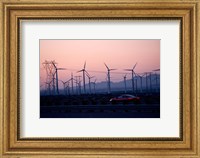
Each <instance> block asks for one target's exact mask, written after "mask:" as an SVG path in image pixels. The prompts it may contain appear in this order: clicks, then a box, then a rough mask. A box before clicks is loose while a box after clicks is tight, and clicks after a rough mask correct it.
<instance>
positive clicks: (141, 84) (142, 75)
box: [137, 74, 145, 93]
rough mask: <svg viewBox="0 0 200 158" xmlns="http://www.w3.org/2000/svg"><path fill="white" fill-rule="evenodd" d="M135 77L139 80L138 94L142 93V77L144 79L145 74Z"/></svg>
mask: <svg viewBox="0 0 200 158" xmlns="http://www.w3.org/2000/svg"><path fill="white" fill-rule="evenodd" d="M137 76H138V77H139V78H140V92H141V93H142V77H144V76H145V74H143V75H142V76H141V75H139V74H137Z"/></svg>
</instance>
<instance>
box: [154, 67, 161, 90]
mask: <svg viewBox="0 0 200 158" xmlns="http://www.w3.org/2000/svg"><path fill="white" fill-rule="evenodd" d="M153 71H154V72H155V75H156V91H157V89H158V76H157V73H156V72H157V71H160V69H155V70H153Z"/></svg>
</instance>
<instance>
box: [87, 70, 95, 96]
mask: <svg viewBox="0 0 200 158" xmlns="http://www.w3.org/2000/svg"><path fill="white" fill-rule="evenodd" d="M85 72H86V75H87V77H88V80H89V93H90V94H91V93H92V90H91V79H92V78H93V77H94V76H90V75H89V73H88V72H87V71H85Z"/></svg>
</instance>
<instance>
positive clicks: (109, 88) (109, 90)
mask: <svg viewBox="0 0 200 158" xmlns="http://www.w3.org/2000/svg"><path fill="white" fill-rule="evenodd" d="M104 65H105V66H106V68H107V70H108V74H107V76H108V94H110V92H111V87H110V71H113V70H117V69H110V68H109V67H108V66H107V65H106V63H104Z"/></svg>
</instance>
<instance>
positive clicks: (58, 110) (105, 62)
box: [40, 40, 160, 118]
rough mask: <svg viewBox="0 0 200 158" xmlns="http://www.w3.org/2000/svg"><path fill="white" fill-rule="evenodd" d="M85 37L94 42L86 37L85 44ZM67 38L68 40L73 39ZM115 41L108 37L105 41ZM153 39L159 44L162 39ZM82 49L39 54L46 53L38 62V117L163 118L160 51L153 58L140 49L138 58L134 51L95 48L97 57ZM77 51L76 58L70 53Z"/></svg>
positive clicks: (88, 41) (111, 42) (100, 41)
mask: <svg viewBox="0 0 200 158" xmlns="http://www.w3.org/2000/svg"><path fill="white" fill-rule="evenodd" d="M78 41H79V40H78ZM85 41H87V43H93V40H82V41H81V44H82V42H83V43H85ZM102 41H103V44H105V41H104V40H99V41H95V42H97V43H98V44H99V43H100V44H101V43H102ZM45 42H46V41H45ZM56 42H58V43H59V42H60V41H59V40H57V41H56ZM65 42H66V43H68V45H69V43H70V42H74V41H70V42H69V41H67V40H66V41H65ZM75 42H76V40H75ZM115 42H116V41H114V40H108V41H107V43H106V44H107V45H108V43H110V45H112V44H113V43H115ZM121 42H122V43H123V42H124V41H121ZM132 42H134V40H133V41H132ZM146 42H147V41H146ZM47 43H48V41H47ZM124 43H125V44H126V41H125V42H124ZM155 43H158V44H157V45H158V46H157V47H158V48H159V42H158V41H156V42H155ZM95 44H96V43H95ZM41 45H42V44H41ZM52 45H53V44H52ZM65 45H66V44H65ZM118 45H119V43H118ZM49 46H50V45H48V46H46V47H49ZM97 46H99V47H98V48H102V46H105V45H102V46H100V45H97ZM116 46H117V45H116ZM131 46H132V45H130V47H131ZM83 47H85V45H83ZM88 47H89V46H88ZM105 47H106V46H105ZM107 47H108V48H109V45H108V46H107ZM121 47H122V46H121ZM121 47H120V49H123V47H122V48H121ZM157 47H156V49H158V48H157ZM63 48H64V46H63ZM112 48H113V46H112ZM124 48H125V47H124ZM46 49H47V48H46ZM73 49H74V50H73V51H75V48H74V47H73ZM78 49H79V48H76V51H77V50H78ZM94 49H95V50H96V48H94ZM48 50H49V51H51V50H50V49H49V48H48ZM52 50H53V49H52ZM54 50H56V49H54ZM80 50H81V52H82V51H83V50H88V51H89V49H86V48H85V49H83V48H81V49H80ZM97 50H98V49H97ZM105 50H106V48H105ZM41 51H44V50H42V49H41ZM60 51H61V52H62V50H60ZM115 51H117V49H116V50H115ZM127 51H130V52H131V51H132V50H131V49H130V50H127ZM145 51H149V50H145ZM154 51H155V50H154ZM156 51H158V50H156ZM44 52H47V51H46V50H45V51H44ZM81 52H78V54H76V53H73V54H70V53H64V51H63V52H62V53H61V54H62V56H63V57H60V58H57V56H56V55H59V53H57V54H56V53H55V54H53V55H52V56H50V57H51V58H50V57H48V58H46V57H45V55H44V54H42V53H41V54H42V55H44V57H43V56H42V57H41V59H43V60H41V61H40V63H41V64H40V118H160V64H159V57H157V56H156V54H155V57H156V60H155V62H152V61H148V59H146V57H145V56H144V57H143V58H142V57H140V56H141V52H140V54H139V53H138V54H139V55H138V56H139V57H140V58H139V57H137V56H136V55H137V54H134V53H132V54H131V53H130V54H128V53H127V54H126V53H121V52H119V53H118V54H115V55H114V56H113V54H112V53H110V54H108V53H105V54H103V53H102V52H99V53H98V52H97V53H96V56H94V54H95V53H90V54H87V53H86V54H85V56H82V53H81ZM120 53H121V54H120ZM159 53H160V52H158V53H157V54H158V55H159ZM111 54H112V55H111ZM73 55H76V57H74V58H72V57H73ZM120 55H121V56H120ZM102 56H103V57H102ZM64 57H66V58H64ZM70 57H71V59H73V61H72V60H70ZM77 57H81V59H80V58H77ZM134 57H135V58H134ZM68 58H69V59H68ZM64 59H66V60H68V62H67V61H66V60H64Z"/></svg>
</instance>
